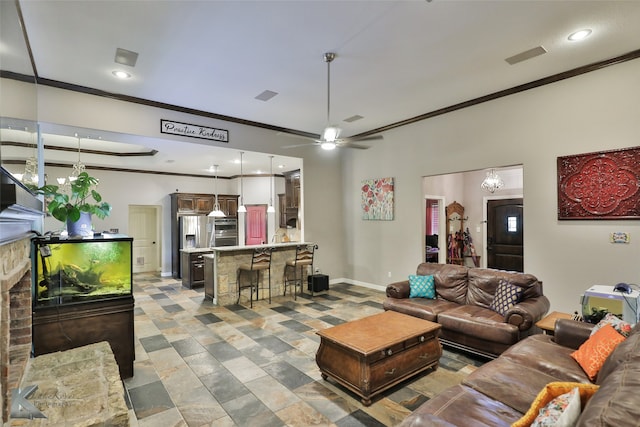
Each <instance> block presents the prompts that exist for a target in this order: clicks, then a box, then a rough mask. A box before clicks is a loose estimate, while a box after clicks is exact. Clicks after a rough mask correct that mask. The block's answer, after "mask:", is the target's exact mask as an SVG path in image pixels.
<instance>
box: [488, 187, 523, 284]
mask: <svg viewBox="0 0 640 427" xmlns="http://www.w3.org/2000/svg"><path fill="white" fill-rule="evenodd" d="M523 211H524V209H523V200H522V198H509V199H495V200H487V246H486V248H487V268H495V269H498V270H510V271H519V272H523V271H524V251H523V231H524V230H523V228H524V227H523V225H524V222H523Z"/></svg>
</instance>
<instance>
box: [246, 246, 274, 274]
mask: <svg viewBox="0 0 640 427" xmlns="http://www.w3.org/2000/svg"><path fill="white" fill-rule="evenodd" d="M272 251H273V248H259V249H254V250H253V256H252V257H251V269H252V270H255V269H259V268H269V267H270V266H271V252H272Z"/></svg>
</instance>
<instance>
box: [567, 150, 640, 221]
mask: <svg viewBox="0 0 640 427" xmlns="http://www.w3.org/2000/svg"><path fill="white" fill-rule="evenodd" d="M639 201H640V147H634V148H627V149H623V150H611V151H601V152H597V153H587V154H577V155H572V156H564V157H558V219H640V207H639V205H640V203H639Z"/></svg>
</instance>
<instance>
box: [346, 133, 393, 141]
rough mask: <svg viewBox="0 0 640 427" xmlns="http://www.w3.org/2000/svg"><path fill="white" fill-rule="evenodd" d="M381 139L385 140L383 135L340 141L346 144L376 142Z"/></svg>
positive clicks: (354, 137) (355, 137)
mask: <svg viewBox="0 0 640 427" xmlns="http://www.w3.org/2000/svg"><path fill="white" fill-rule="evenodd" d="M380 139H384V137H383V136H382V135H371V136H363V137H362V138H358V137H357V136H353V137H347V138H340V140H341V141H344V142H356V141H357V142H360V141H376V140H380Z"/></svg>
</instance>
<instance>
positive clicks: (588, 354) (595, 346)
mask: <svg viewBox="0 0 640 427" xmlns="http://www.w3.org/2000/svg"><path fill="white" fill-rule="evenodd" d="M622 341H624V337H623V336H622V335H620V334H619V333H618V332H617V331H616V330H615V329H613V326H611V325H608V324H607V325H605V326H603V327H602V328H600V329H599V330H598V332H596V333H595V334H593V335H591V336H590V337H589V339H588V340H587V341H585V342H584V343H583V344H582V345H581V346H580V348H579V349H577V350H576V351H574V352H573V353H571V357H573V358H574V359H575V360H576V362H578V364H580V367H581V368H582V370H583V371H584V372H585V373H586V374H587V375H588V376H589V379H590V380H591V381H593V380H595V378H596V376H597V375H598V371H600V368H602V365H603V364H604V361H605V360H606V359H607V357H609V354H611V352H612V351H613V350H614V349H615V348H616V346H617V345H618V344H620V343H621V342H622Z"/></svg>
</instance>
